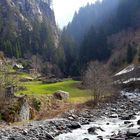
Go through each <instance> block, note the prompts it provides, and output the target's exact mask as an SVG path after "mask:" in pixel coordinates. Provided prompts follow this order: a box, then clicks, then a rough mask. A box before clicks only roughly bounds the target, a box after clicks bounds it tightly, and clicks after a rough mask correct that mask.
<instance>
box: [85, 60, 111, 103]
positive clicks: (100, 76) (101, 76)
mask: <svg viewBox="0 0 140 140" xmlns="http://www.w3.org/2000/svg"><path fill="white" fill-rule="evenodd" d="M84 83H85V85H86V86H87V88H88V89H89V90H90V93H91V95H92V96H93V97H94V101H95V102H96V103H97V102H99V100H100V99H101V98H102V97H104V96H106V95H107V94H110V93H111V92H112V91H113V90H112V89H113V88H112V78H111V76H110V72H109V70H108V68H107V66H105V65H103V64H101V63H99V62H98V61H95V62H91V63H90V64H89V66H88V68H87V70H86V73H85V76H84Z"/></svg>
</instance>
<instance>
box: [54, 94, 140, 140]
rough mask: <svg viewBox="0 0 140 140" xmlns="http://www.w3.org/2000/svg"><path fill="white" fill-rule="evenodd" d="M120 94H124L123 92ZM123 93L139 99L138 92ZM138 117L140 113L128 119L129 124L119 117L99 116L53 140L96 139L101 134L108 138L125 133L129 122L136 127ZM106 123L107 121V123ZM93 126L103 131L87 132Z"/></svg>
mask: <svg viewBox="0 0 140 140" xmlns="http://www.w3.org/2000/svg"><path fill="white" fill-rule="evenodd" d="M122 94H124V92H123V93H122ZM125 94H127V95H128V97H129V98H131V99H136V98H137V99H140V94H139V95H138V96H136V94H135V93H125ZM114 115H115V114H114ZM139 119H140V113H138V114H137V115H136V119H134V120H130V122H131V123H129V124H124V120H120V119H119V118H101V119H99V120H97V121H96V122H93V123H91V124H89V125H84V126H82V128H80V129H77V130H73V131H72V133H67V134H61V135H59V136H58V137H56V138H55V140H83V139H84V138H88V139H89V140H98V138H97V136H102V137H103V139H104V140H110V138H111V136H112V135H117V134H118V133H119V131H121V132H124V133H125V132H126V130H128V126H129V125H130V124H134V126H133V127H131V128H138V125H137V120H139ZM107 123H109V125H108V124H107ZM94 126H97V127H101V128H102V129H103V130H105V131H104V132H103V131H101V130H97V131H96V132H97V134H98V135H91V134H89V133H88V128H90V127H94Z"/></svg>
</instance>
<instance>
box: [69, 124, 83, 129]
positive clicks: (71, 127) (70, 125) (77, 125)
mask: <svg viewBox="0 0 140 140" xmlns="http://www.w3.org/2000/svg"><path fill="white" fill-rule="evenodd" d="M67 127H68V128H70V129H77V128H81V125H80V124H79V123H78V122H72V123H71V124H68V125H67Z"/></svg>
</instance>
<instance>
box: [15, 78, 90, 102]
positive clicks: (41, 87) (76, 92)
mask: <svg viewBox="0 0 140 140" xmlns="http://www.w3.org/2000/svg"><path fill="white" fill-rule="evenodd" d="M79 83H80V82H79V81H74V80H66V81H63V82H58V83H53V84H42V82H40V81H32V82H24V83H22V84H21V85H22V86H25V87H26V88H27V90H25V91H20V92H18V93H17V94H21V93H23V94H33V95H45V94H48V95H51V94H53V93H54V92H55V91H57V90H63V91H67V92H69V93H70V101H72V102H84V101H86V100H87V99H89V98H90V96H89V94H88V91H87V90H83V89H80V88H78V84H79Z"/></svg>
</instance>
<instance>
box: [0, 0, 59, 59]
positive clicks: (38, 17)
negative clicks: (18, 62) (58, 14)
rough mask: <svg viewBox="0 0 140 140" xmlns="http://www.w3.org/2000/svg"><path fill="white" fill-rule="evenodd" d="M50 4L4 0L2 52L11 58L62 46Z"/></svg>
mask: <svg viewBox="0 0 140 140" xmlns="http://www.w3.org/2000/svg"><path fill="white" fill-rule="evenodd" d="M49 2H50V1H47V0H32V1H31V0H18V1H17V0H1V2H0V36H1V39H0V50H2V51H4V52H5V53H6V55H8V56H9V57H12V56H16V57H24V56H25V54H27V53H29V52H30V53H32V54H36V53H39V54H44V51H50V52H51V51H53V50H54V48H56V47H57V46H58V31H57V27H56V23H55V17H54V12H53V10H52V9H51V5H50V3H49ZM44 55H45V54H44ZM48 59H49V60H51V58H48Z"/></svg>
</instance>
